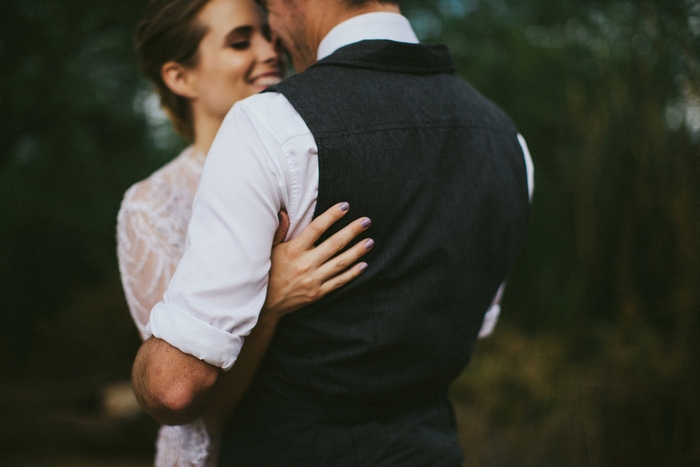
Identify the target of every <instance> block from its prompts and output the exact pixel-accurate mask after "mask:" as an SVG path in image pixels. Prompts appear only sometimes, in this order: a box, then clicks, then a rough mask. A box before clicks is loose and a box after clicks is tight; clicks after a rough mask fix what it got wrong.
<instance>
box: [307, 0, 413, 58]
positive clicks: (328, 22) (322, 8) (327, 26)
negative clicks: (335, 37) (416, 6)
mask: <svg viewBox="0 0 700 467" xmlns="http://www.w3.org/2000/svg"><path fill="white" fill-rule="evenodd" d="M317 1H319V3H320V4H323V5H319V6H317V7H312V8H309V10H308V11H309V12H308V13H307V14H308V15H309V16H307V20H308V22H307V24H308V25H309V26H308V30H307V31H306V35H307V40H308V42H307V44H308V45H309V49H310V50H312V51H313V52H314V54H315V52H316V51H317V50H318V47H319V45H320V44H321V41H322V40H323V38H324V37H326V35H327V34H328V33H329V32H330V31H331V29H333V28H334V27H336V26H337V25H339V24H340V23H342V22H343V21H346V20H349V19H350V18H354V17H355V16H359V15H364V14H366V13H379V12H384V13H399V14H400V13H401V9H400V8H399V6H398V5H393V4H388V3H379V2H368V3H367V4H365V5H362V6H360V7H355V8H348V7H345V6H344V4H343V2H328V1H327V0H317ZM309 3H313V2H309ZM315 60H316V58H315V55H314V57H309V59H308V60H306V61H308V62H309V63H303V64H301V68H302V69H306V68H308V67H309V66H311V65H313V63H314V62H315ZM295 67H297V64H296V63H295Z"/></svg>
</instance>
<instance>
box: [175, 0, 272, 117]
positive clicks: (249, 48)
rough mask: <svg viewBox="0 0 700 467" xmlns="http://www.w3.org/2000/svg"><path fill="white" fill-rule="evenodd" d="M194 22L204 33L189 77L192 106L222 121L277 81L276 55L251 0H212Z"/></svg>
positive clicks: (267, 29)
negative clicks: (192, 89)
mask: <svg viewBox="0 0 700 467" xmlns="http://www.w3.org/2000/svg"><path fill="white" fill-rule="evenodd" d="M197 19H198V21H199V23H200V24H202V25H206V26H207V27H208V32H207V33H206V35H205V36H204V38H203V39H202V41H201V42H200V44H199V49H198V53H199V62H198V63H197V66H196V67H195V68H194V69H191V70H188V73H189V74H190V79H192V81H191V83H192V85H193V86H194V89H195V97H194V98H193V100H194V101H196V103H195V102H193V105H198V106H199V107H200V108H201V109H202V110H204V112H205V114H206V115H208V116H210V117H213V118H216V119H218V120H223V118H224V117H225V116H226V113H228V111H229V110H230V109H231V107H232V106H233V104H235V103H236V102H238V101H239V100H241V99H245V98H246V97H248V96H251V95H253V94H256V93H258V92H260V91H262V90H263V89H265V88H267V87H269V86H272V85H275V84H277V83H279V82H280V81H281V80H282V73H283V70H282V64H281V62H280V54H279V52H278V50H277V49H276V47H275V43H274V41H273V40H271V39H270V32H269V27H268V25H267V22H266V19H265V17H264V15H263V13H262V11H261V10H260V8H259V7H258V6H257V5H256V4H255V3H254V1H253V0H211V1H210V2H209V3H207V4H206V5H205V7H204V8H203V9H202V11H200V13H199V15H198V17H197Z"/></svg>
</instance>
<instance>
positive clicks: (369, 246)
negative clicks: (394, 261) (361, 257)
mask: <svg viewBox="0 0 700 467" xmlns="http://www.w3.org/2000/svg"><path fill="white" fill-rule="evenodd" d="M373 246H374V240H372V239H371V238H370V239H369V240H367V241H366V242H365V248H367V249H368V250H369V249H370V248H372V247H373Z"/></svg>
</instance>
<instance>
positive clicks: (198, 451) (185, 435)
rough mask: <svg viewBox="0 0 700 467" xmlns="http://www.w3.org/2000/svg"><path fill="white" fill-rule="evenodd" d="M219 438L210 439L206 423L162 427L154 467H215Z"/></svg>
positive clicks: (196, 422) (197, 421) (198, 421)
mask: <svg viewBox="0 0 700 467" xmlns="http://www.w3.org/2000/svg"><path fill="white" fill-rule="evenodd" d="M218 452H219V443H218V438H215V437H210V436H209V433H207V430H206V427H205V426H204V422H203V421H202V420H201V419H197V420H195V421H194V422H193V423H191V424H189V425H182V426H162V427H161V428H160V431H159V432H158V441H157V443H156V460H155V463H154V467H215V466H216V463H217V457H218V456H217V454H218Z"/></svg>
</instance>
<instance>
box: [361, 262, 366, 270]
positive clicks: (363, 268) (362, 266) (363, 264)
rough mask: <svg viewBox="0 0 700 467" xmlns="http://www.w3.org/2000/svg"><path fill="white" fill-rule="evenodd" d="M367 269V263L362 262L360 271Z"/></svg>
mask: <svg viewBox="0 0 700 467" xmlns="http://www.w3.org/2000/svg"><path fill="white" fill-rule="evenodd" d="M365 269H367V263H360V271H364V270H365Z"/></svg>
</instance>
